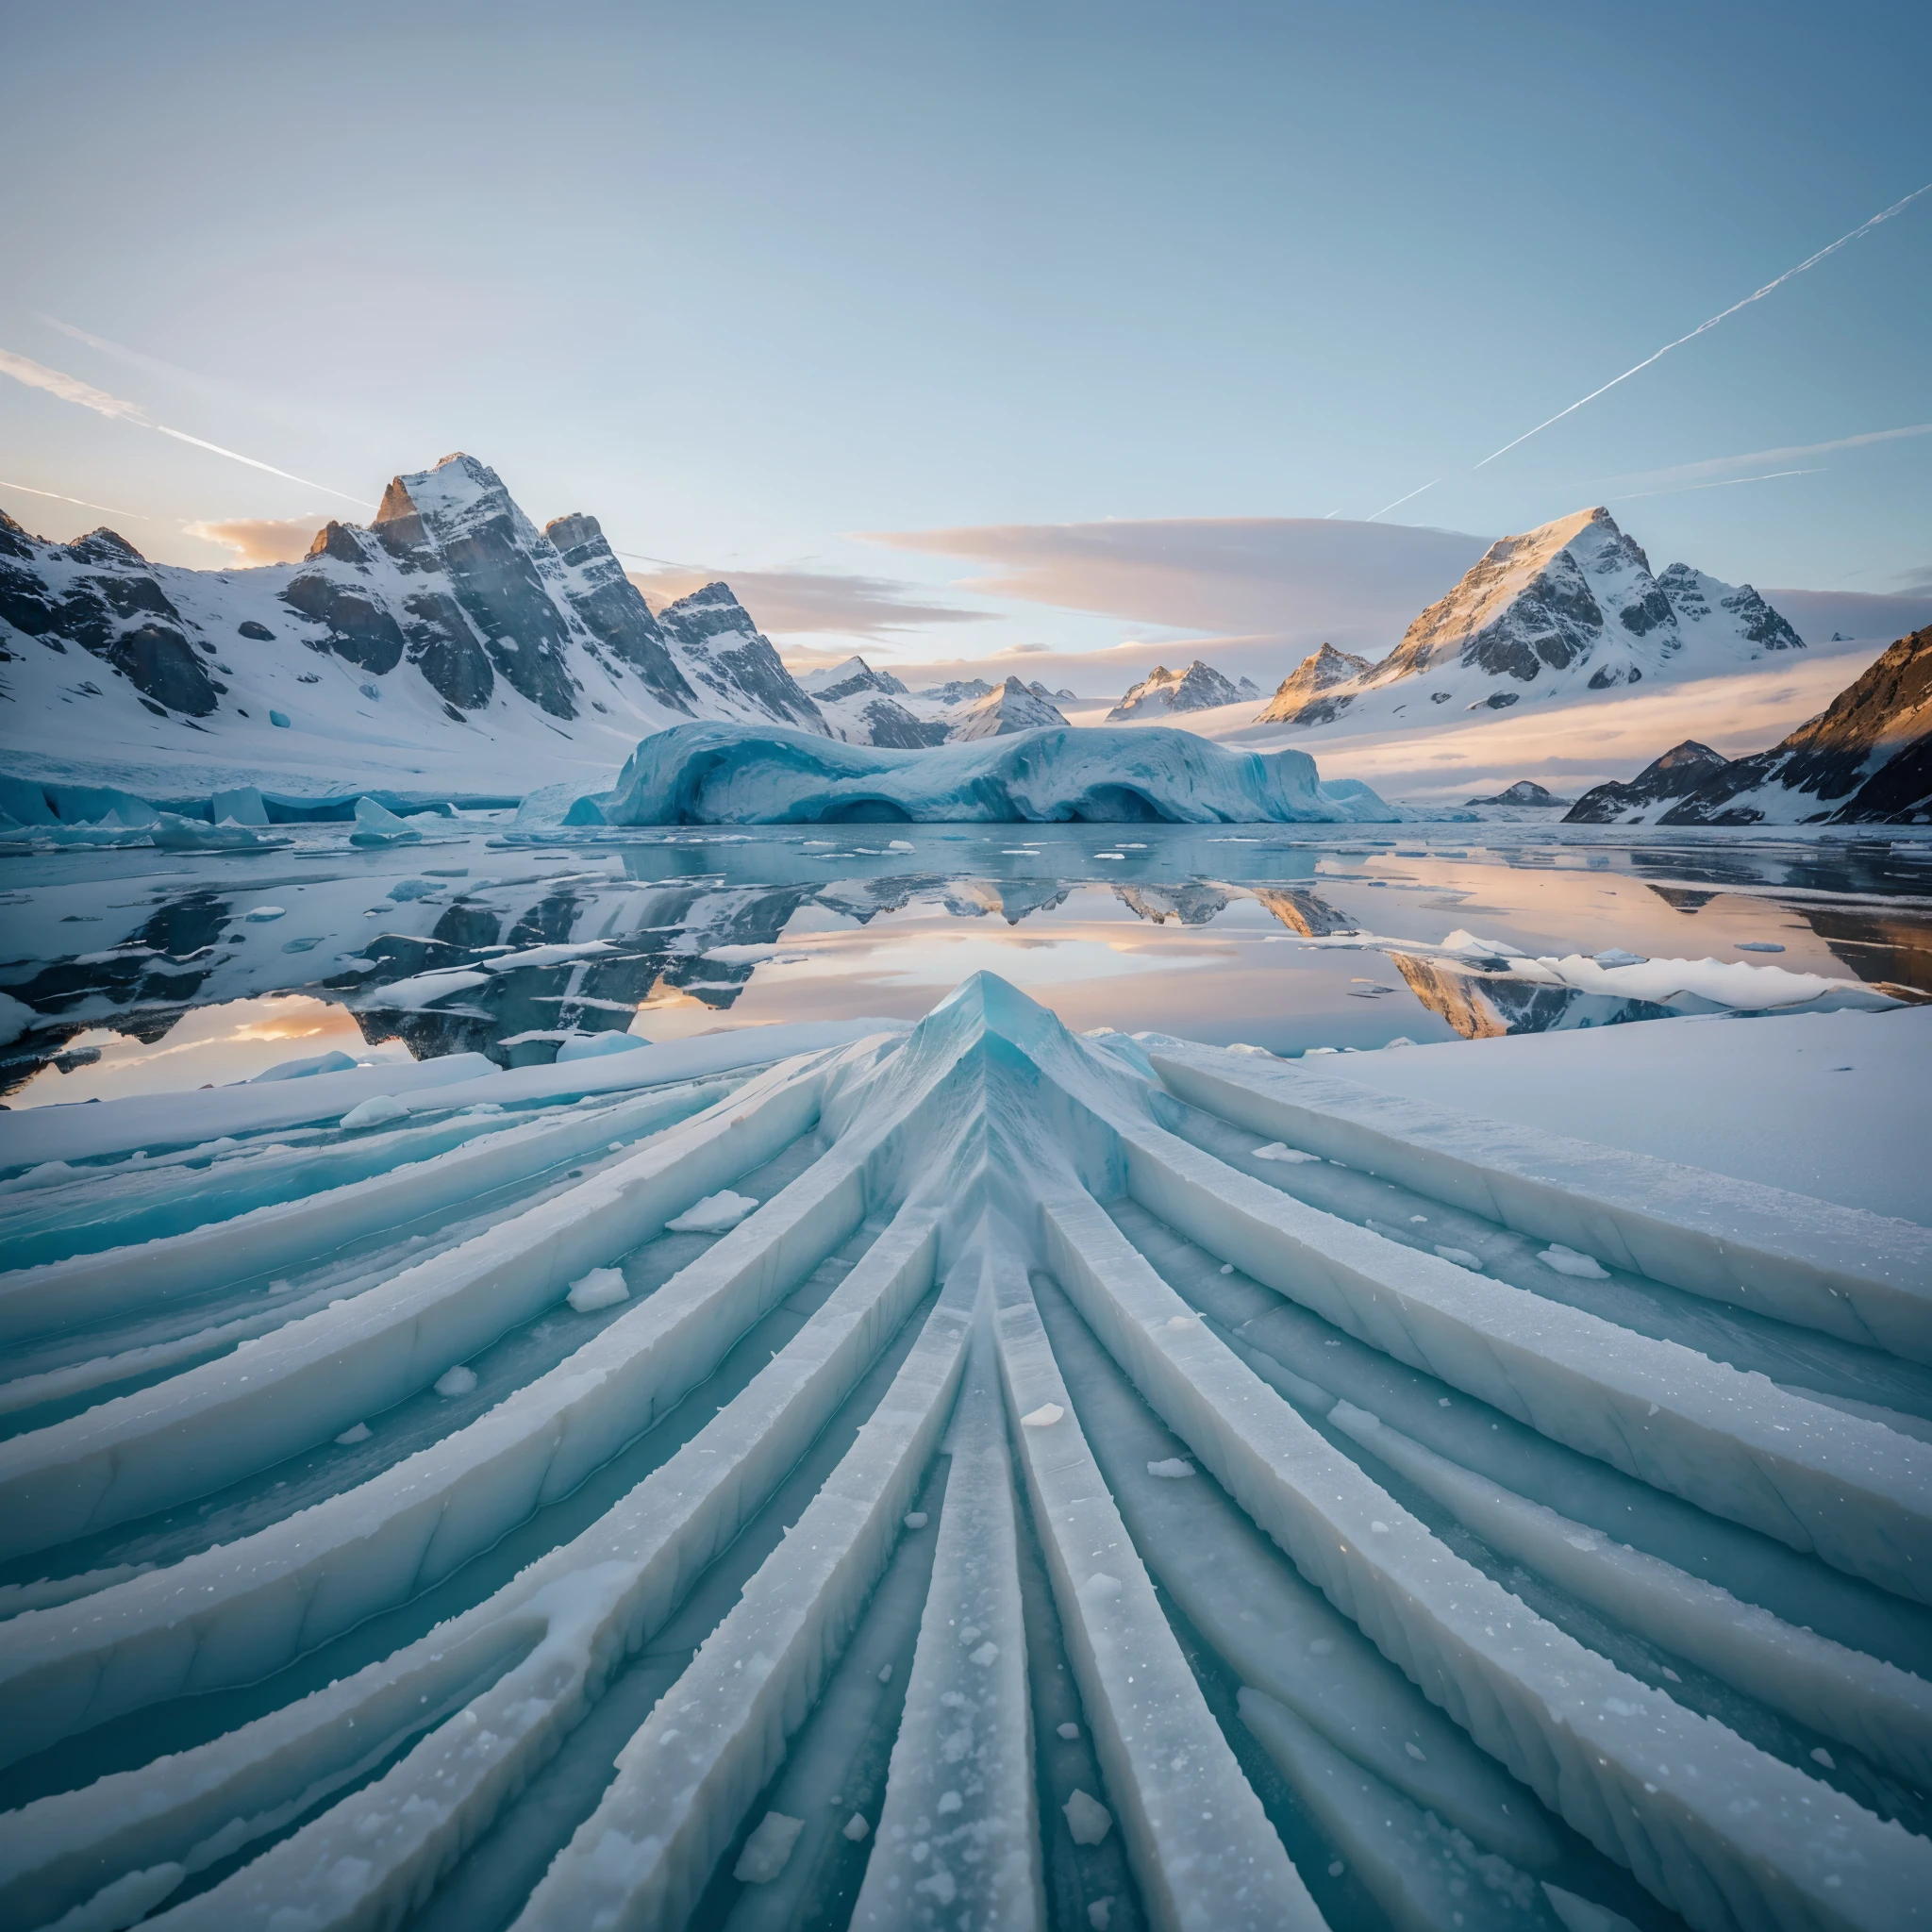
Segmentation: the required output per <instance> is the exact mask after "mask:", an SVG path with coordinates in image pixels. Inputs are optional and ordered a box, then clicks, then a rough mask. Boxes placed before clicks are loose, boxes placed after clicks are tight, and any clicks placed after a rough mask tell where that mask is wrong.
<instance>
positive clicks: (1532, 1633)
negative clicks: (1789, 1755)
mask: <svg viewBox="0 0 1932 1932" xmlns="http://www.w3.org/2000/svg"><path fill="white" fill-rule="evenodd" d="M1042 1214H1043V1220H1044V1236H1045V1242H1046V1247H1047V1251H1048V1254H1049V1257H1050V1259H1051V1264H1052V1265H1053V1266H1054V1267H1055V1269H1056V1270H1057V1272H1058V1274H1059V1278H1060V1280H1061V1282H1062V1284H1063V1285H1064V1286H1065V1288H1066V1289H1067V1291H1068V1292H1069V1294H1070V1295H1071V1297H1072V1299H1073V1300H1074V1304H1075V1306H1076V1307H1078V1308H1079V1310H1080V1312H1081V1314H1082V1315H1083V1316H1084V1317H1085V1319H1086V1320H1087V1322H1088V1323H1089V1324H1090V1325H1091V1327H1092V1328H1093V1330H1094V1332H1095V1333H1096V1334H1097V1335H1099V1336H1100V1338H1101V1339H1102V1340H1103V1341H1105V1342H1106V1344H1107V1346H1108V1350H1109V1352H1110V1353H1112V1354H1113V1355H1114V1357H1116V1359H1118V1360H1119V1361H1120V1363H1121V1365H1122V1366H1123V1367H1124V1369H1125V1370H1126V1371H1127V1373H1128V1374H1130V1375H1132V1376H1133V1378H1134V1380H1135V1382H1136V1384H1137V1385H1138V1386H1139V1387H1140V1388H1141V1391H1143V1392H1144V1393H1145V1394H1146V1395H1147V1397H1148V1399H1149V1400H1150V1401H1151V1402H1152V1403H1153V1405H1154V1406H1155V1407H1156V1408H1158V1410H1159V1412H1160V1414H1161V1416H1162V1417H1163V1419H1164V1420H1165V1421H1166V1422H1167V1423H1168V1424H1169V1426H1170V1427H1172V1428H1173V1429H1174V1433H1175V1434H1176V1435H1178V1436H1180V1437H1181V1439H1182V1440H1183V1441H1186V1442H1187V1443H1188V1444H1189V1446H1190V1447H1191V1449H1192V1450H1193V1452H1194V1453H1195V1455H1197V1456H1198V1457H1200V1458H1201V1460H1202V1462H1203V1463H1204V1464H1205V1465H1206V1466H1207V1467H1208V1469H1209V1470H1211V1471H1212V1472H1213V1474H1215V1476H1216V1477H1217V1479H1218V1480H1219V1481H1220V1482H1221V1484H1222V1485H1223V1487H1224V1488H1225V1489H1226V1490H1227V1491H1228V1492H1229V1493H1230V1494H1231V1495H1232V1496H1233V1497H1234V1498H1235V1500H1236V1501H1237V1502H1239V1503H1240V1504H1241V1507H1242V1508H1243V1509H1245V1510H1246V1511H1247V1512H1248V1514H1249V1515H1250V1516H1252V1517H1253V1518H1254V1519H1255V1521H1256V1522H1257V1524H1260V1525H1261V1527H1262V1528H1264V1529H1265V1530H1267V1532H1268V1533H1269V1534H1270V1535H1271V1536H1272V1537H1273V1538H1274V1540H1275V1541H1276V1542H1277V1543H1279V1544H1280V1546H1281V1547H1282V1548H1283V1549H1284V1550H1285V1551H1286V1552H1287V1553H1288V1555H1289V1557H1291V1559H1292V1560H1293V1562H1294V1564H1295V1567H1296V1568H1297V1569H1298V1570H1300V1571H1301V1573H1302V1574H1303V1575H1305V1576H1307V1578H1308V1579H1309V1580H1310V1581H1311V1582H1313V1583H1315V1584H1317V1585H1318V1586H1319V1587H1320V1588H1321V1589H1322V1591H1324V1593H1325V1594H1326V1595H1327V1597H1328V1598H1329V1600H1330V1602H1332V1603H1333V1604H1334V1605H1335V1606H1336V1607H1337V1608H1338V1609H1340V1610H1341V1611H1342V1613H1343V1614H1344V1615H1346V1616H1348V1617H1350V1618H1351V1619H1352V1620H1353V1621H1354V1622H1355V1623H1357V1624H1358V1625H1360V1627H1361V1628H1362V1630H1363V1632H1364V1633H1365V1634H1366V1635H1367V1636H1368V1637H1369V1638H1371V1639H1372V1640H1373V1641H1374V1643H1375V1644H1376V1646H1377V1648H1379V1649H1380V1650H1381V1651H1382V1652H1383V1654H1384V1655H1385V1656H1387V1657H1390V1658H1391V1659H1392V1660H1393V1661H1394V1662H1396V1663H1397V1664H1399V1665H1400V1666H1401V1667H1402V1669H1403V1670H1404V1672H1405V1673H1406V1674H1407V1675H1408V1676H1409V1677H1410V1678H1411V1679H1412V1680H1413V1681H1414V1682H1416V1683H1417V1684H1419V1685H1420V1686H1421V1687H1422V1689H1423V1690H1424V1692H1425V1693H1426V1694H1427V1695H1428V1696H1429V1697H1430V1698H1431V1700H1432V1701H1434V1702H1436V1703H1438V1704H1440V1705H1441V1707H1442V1708H1443V1709H1445V1710H1446V1711H1448V1712H1449V1714H1450V1715H1451V1716H1452V1717H1453V1718H1455V1719H1456V1721H1457V1723H1458V1724H1461V1725H1462V1726H1463V1727H1464V1728H1465V1729H1466V1730H1468V1731H1469V1733H1470V1735H1471V1736H1472V1737H1474V1739H1475V1740H1476V1742H1477V1743H1479V1744H1480V1745H1482V1747H1483V1748H1484V1749H1485V1750H1487V1751H1488V1752H1490V1753H1491V1755H1492V1756H1493V1757H1496V1758H1498V1759H1499V1760H1500V1761H1501V1762H1502V1763H1503V1764H1504V1765H1505V1766H1507V1769H1508V1770H1509V1771H1510V1772H1511V1774H1513V1775H1515V1776H1516V1777H1518V1778H1520V1779H1522V1780H1523V1782H1524V1783H1525V1784H1526V1785H1528V1786H1529V1787H1530V1789H1531V1790H1534V1791H1535V1792H1536V1793H1537V1795H1538V1796H1539V1797H1540V1798H1541V1800H1542V1802H1543V1803H1544V1804H1545V1805H1547V1806H1549V1807H1550V1808H1551V1809H1552V1810H1554V1811H1557V1813H1558V1814H1559V1815H1560V1816H1562V1817H1563V1818H1565V1819H1567V1820H1568V1822H1569V1823H1570V1824H1572V1825H1574V1827H1575V1828H1576V1829H1577V1830H1578V1831H1579V1832H1581V1833H1582V1834H1583V1835H1584V1837H1586V1838H1588V1839H1589V1840H1591V1842H1592V1843H1593V1844H1595V1845H1596V1846H1597V1847H1598V1848H1599V1849H1600V1850H1602V1851H1604V1852H1606V1853H1607V1854H1608V1855H1609V1856H1610V1857H1613V1858H1615V1859H1617V1860H1618V1861H1619V1862H1621V1863H1624V1864H1626V1865H1628V1866H1629V1867H1630V1868H1631V1870H1632V1871H1633V1872H1634V1873H1635V1874H1637V1876H1638V1877H1639V1879H1640V1880H1641V1882H1642V1883H1643V1884H1644V1886H1645V1887H1646V1888H1647V1889H1648V1890H1650V1891H1652V1892H1653V1893H1654V1894H1655V1895H1656V1896H1657V1897H1658V1898H1660V1899H1662V1900H1664V1901H1665V1902H1666V1903H1667V1904H1669V1905H1670V1906H1672V1907H1674V1909H1675V1910H1677V1911H1678V1912H1680V1913H1681V1914H1682V1915H1683V1916H1684V1918H1685V1919H1686V1920H1687V1921H1689V1923H1690V1924H1692V1925H1693V1926H1696V1927H1698V1928H1699V1932H1731V1928H1733V1927H1734V1926H1737V1925H1740V1924H1742V1925H1759V1924H1763V1925H1775V1926H1779V1927H1781V1928H1782V1927H1791V1928H1796V1927H1810V1926H1820V1927H1824V1926H1833V1927H1839V1926H1858V1927H1868V1928H1871V1932H1878V1928H1880V1927H1900V1926H1910V1925H1918V1924H1932V1843H1928V1842H1927V1841H1926V1840H1923V1839H1919V1838H1916V1837H1913V1836H1912V1835H1911V1834H1909V1833H1907V1831H1905V1830H1904V1829H1903V1827H1901V1826H1900V1825H1899V1824H1896V1823H1890V1822H1883V1821H1881V1820H1879V1819H1877V1818H1875V1817H1874V1816H1873V1815H1872V1814H1871V1813H1870V1812H1868V1811H1866V1810H1864V1809H1862V1808H1861V1807H1858V1806H1857V1805H1856V1804H1854V1803H1853V1802H1852V1801H1851V1800H1849V1799H1847V1798H1845V1797H1843V1796H1841V1795H1840V1793H1839V1792H1837V1791H1836V1790H1832V1789H1831V1788H1830V1787H1829V1786H1826V1785H1824V1784H1821V1783H1819V1782H1818V1781H1816V1780H1814V1779H1812V1778H1808V1777H1807V1776H1806V1775H1805V1774H1803V1773H1802V1772H1799V1771H1796V1770H1794V1769H1793V1768H1792V1767H1790V1765H1787V1764H1784V1763H1782V1762H1780V1761H1779V1760H1778V1759H1776V1758H1774V1757H1769V1756H1768V1755H1767V1754H1765V1753H1764V1752H1761V1751H1759V1750H1757V1747H1755V1746H1754V1745H1751V1744H1749V1743H1747V1742H1746V1741H1745V1740H1742V1739H1741V1738H1740V1737H1738V1736H1737V1735H1736V1733H1735V1732H1732V1731H1730V1730H1728V1729H1726V1728H1725V1727H1724V1725H1722V1724H1717V1723H1715V1722H1713V1721H1712V1720H1710V1719H1708V1718H1704V1717H1699V1716H1697V1715H1695V1714H1694V1713H1692V1712H1691V1711H1688V1710H1686V1709H1684V1708H1682V1707H1680V1706H1678V1705H1676V1704H1675V1703H1674V1702H1673V1701H1672V1700H1671V1699H1670V1698H1668V1697H1666V1696H1665V1695H1663V1693H1662V1692H1660V1691H1654V1690H1652V1689H1651V1688H1650V1687H1649V1686H1648V1685H1645V1684H1643V1683H1641V1682H1640V1681H1638V1680H1637V1679H1636V1678H1634V1677H1631V1676H1628V1675H1627V1674H1624V1672H1622V1671H1619V1670H1618V1669H1617V1668H1616V1667H1615V1666H1614V1665H1613V1664H1611V1663H1610V1662H1609V1661H1608V1660H1607V1659H1606V1658H1604V1657H1600V1656H1598V1655H1597V1654H1596V1653H1595V1652H1593V1651H1591V1650H1587V1649H1586V1648H1585V1647H1584V1646H1583V1645H1581V1644H1580V1643H1578V1642H1576V1641H1575V1640H1574V1639H1573V1638H1571V1637H1569V1636H1567V1635H1565V1634H1564V1633H1563V1632H1562V1631H1560V1630H1558V1629H1557V1627H1556V1626H1555V1625H1554V1624H1550V1623H1548V1622H1547V1621H1545V1620H1544V1619H1543V1618H1541V1617H1540V1616H1538V1615H1536V1614H1535V1613H1534V1612H1533V1611H1531V1610H1530V1609H1528V1608H1527V1607H1526V1606H1524V1604H1523V1603H1522V1602H1521V1601H1520V1600H1519V1599H1517V1598H1516V1597H1514V1596H1511V1595H1510V1594H1509V1593H1508V1592H1507V1591H1505V1590H1504V1589H1503V1588H1502V1587H1501V1586H1500V1585H1499V1584H1496V1583H1494V1582H1492V1581H1491V1579H1490V1578H1489V1577H1487V1576H1485V1575H1484V1574H1482V1573H1481V1572H1480V1571H1478V1570H1476V1569H1474V1567H1473V1566H1472V1565H1470V1564H1469V1563H1467V1562H1465V1561H1464V1560H1463V1559H1461V1558H1460V1557H1457V1556H1455V1555H1454V1554H1453V1553H1452V1552H1451V1551H1450V1550H1449V1549H1448V1548H1447V1547H1446V1546H1445V1545H1444V1544H1443V1543H1441V1541H1439V1540H1438V1539H1437V1538H1436V1537H1435V1536H1434V1535H1433V1534H1432V1533H1431V1532H1430V1531H1429V1529H1428V1528H1427V1527H1426V1525H1424V1524H1422V1523H1419V1522H1418V1521H1417V1520H1416V1519H1415V1518H1414V1517H1413V1516H1411V1515H1409V1514H1408V1512H1407V1510H1405V1509H1403V1508H1402V1507H1400V1506H1399V1505H1398V1504H1397V1503H1395V1501H1394V1500H1393V1499H1392V1498H1391V1496H1390V1495H1389V1494H1388V1492H1387V1491H1384V1490H1382V1489H1381V1488H1380V1487H1379V1486H1378V1485H1376V1484H1375V1483H1374V1481H1373V1480H1372V1479H1371V1478H1370V1477H1369V1476H1368V1475H1367V1474H1365V1473H1364V1472H1363V1471H1362V1470H1361V1469H1360V1468H1358V1467H1357V1465H1356V1464H1355V1463H1354V1462H1352V1461H1350V1460H1349V1459H1348V1458H1347V1457H1344V1456H1343V1455H1341V1452H1340V1451H1338V1450H1336V1449H1334V1448H1332V1447H1331V1446H1330V1445H1329V1444H1328V1443H1327V1442H1325V1441H1324V1440H1323V1439H1322V1437H1321V1436H1320V1435H1318V1434H1317V1433H1316V1431H1315V1430H1313V1429H1312V1428H1311V1427H1310V1426H1309V1425H1308V1424H1307V1423H1306V1422H1304V1421H1303V1420H1302V1419H1301V1417H1299V1416H1298V1415H1297V1414H1296V1413H1295V1412H1294V1410H1293V1409H1292V1408H1291V1407H1290V1406H1289V1404H1288V1403H1287V1402H1285V1401H1284V1400H1283V1399H1282V1398H1281V1397H1280V1396H1279V1395H1278V1394H1277V1393H1276V1392H1275V1391H1274V1390H1272V1389H1270V1388H1269V1387H1268V1386H1267V1385H1266V1384H1265V1383H1263V1382H1261V1381H1260V1380H1259V1379H1258V1378H1257V1376H1256V1375H1255V1374H1254V1373H1253V1372H1252V1371H1251V1370H1250V1369H1248V1368H1247V1367H1246V1366H1245V1365H1244V1364H1243V1363H1242V1362H1241V1360H1240V1359H1239V1358H1238V1357H1236V1356H1235V1355H1234V1354H1233V1353H1232V1352H1231V1351H1230V1350H1229V1349H1228V1348H1227V1347H1226V1345H1225V1344H1224V1343H1223V1342H1222V1341H1220V1340H1219V1339H1218V1338H1217V1337H1216V1336H1215V1335H1214V1334H1213V1333H1212V1332H1211V1331H1210V1330H1209V1329H1208V1327H1207V1326H1206V1325H1205V1324H1202V1323H1201V1322H1200V1321H1199V1320H1198V1318H1197V1317H1195V1316H1194V1314H1193V1312H1192V1310H1191V1309H1190V1308H1189V1307H1187V1305H1186V1304H1185V1303H1184V1302H1182V1301H1181V1299H1180V1297H1179V1296H1178V1295H1176V1294H1175V1293H1174V1291H1173V1290H1172V1289H1171V1288H1170V1287H1169V1286H1168V1285H1167V1283H1166V1282H1164V1281H1163V1280H1162V1279H1161V1278H1160V1276H1159V1275H1158V1274H1156V1273H1155V1271H1154V1270H1153V1268H1152V1267H1151V1266H1149V1264H1148V1263H1147V1262H1146V1260H1145V1259H1144V1258H1143V1257H1141V1255H1140V1254H1139V1253H1138V1252H1137V1251H1136V1250H1135V1249H1134V1248H1133V1247H1132V1246H1130V1245H1129V1244H1128V1242H1127V1241H1126V1239H1125V1237H1124V1236H1123V1235H1122V1234H1121V1233H1120V1231H1119V1229H1118V1228H1116V1227H1115V1226H1114V1224H1113V1223H1112V1222H1111V1221H1110V1220H1109V1219H1108V1216H1107V1215H1106V1214H1105V1212H1104V1211H1103V1210H1102V1209H1101V1208H1099V1207H1098V1205H1097V1204H1095V1203H1094V1202H1093V1201H1091V1199H1089V1198H1087V1197H1085V1196H1079V1197H1074V1196H1056V1197H1054V1198H1052V1199H1050V1200H1049V1201H1048V1202H1046V1203H1045V1204H1044V1206H1043V1208H1042Z"/></svg>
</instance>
